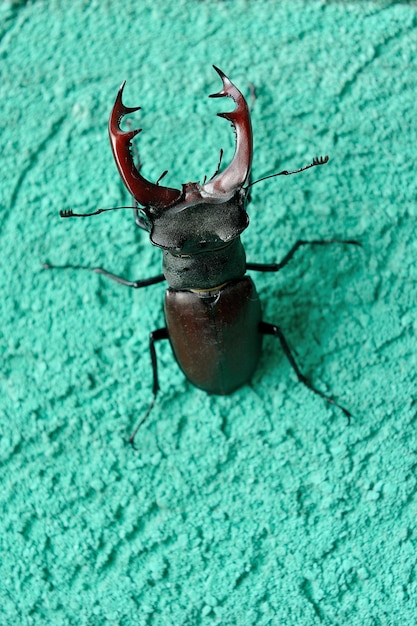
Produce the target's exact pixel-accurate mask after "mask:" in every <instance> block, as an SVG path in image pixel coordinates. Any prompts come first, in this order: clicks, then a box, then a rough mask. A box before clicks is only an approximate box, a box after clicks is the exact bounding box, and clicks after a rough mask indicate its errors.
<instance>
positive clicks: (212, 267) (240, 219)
mask: <svg viewBox="0 0 417 626" xmlns="http://www.w3.org/2000/svg"><path fill="white" fill-rule="evenodd" d="M213 67H214V69H215V70H216V72H217V73H218V74H219V76H220V78H221V80H222V83H223V86H222V89H221V90H220V91H219V92H218V93H215V94H212V95H211V96H210V97H212V98H223V97H228V98H231V99H232V100H233V101H234V103H235V105H236V106H235V109H234V110H233V111H231V112H228V113H218V114H217V115H218V116H219V117H223V118H226V119H227V120H229V121H230V122H231V124H232V126H233V128H234V131H235V134H236V145H235V154H234V156H233V159H232V161H231V163H230V164H229V165H228V166H227V167H226V168H225V169H224V170H223V171H220V162H219V166H218V168H217V170H216V172H215V174H214V175H213V176H212V177H211V178H210V179H209V180H208V181H207V182H206V180H204V182H203V184H200V182H190V183H186V184H183V185H182V189H181V190H179V189H173V188H170V187H163V186H161V185H160V184H159V182H160V180H161V179H162V177H163V176H164V175H165V174H166V172H164V174H163V175H162V176H161V177H160V178H159V179H158V181H157V182H156V183H152V182H150V181H148V180H146V179H145V178H144V177H143V176H142V174H141V173H140V171H139V169H138V168H137V167H136V165H135V163H134V159H133V156H132V139H133V138H134V137H135V136H136V135H137V134H138V133H139V132H141V130H142V129H138V130H129V131H122V129H121V128H120V121H121V119H122V118H123V116H125V115H127V114H130V113H133V112H135V111H138V110H139V109H140V107H134V108H131V107H126V106H125V105H124V104H123V101H122V96H123V89H124V86H125V83H123V84H122V86H121V87H120V89H119V92H118V94H117V97H116V101H115V104H114V106H113V109H112V112H111V115H110V120H109V136H110V142H111V147H112V150H113V155H114V158H115V161H116V165H117V168H118V170H119V174H120V176H121V178H122V180H123V182H124V184H125V186H126V187H127V189H128V191H129V193H130V194H131V195H132V196H133V198H134V200H135V206H133V207H113V208H110V209H98V210H96V211H94V212H93V213H83V214H77V213H74V212H73V211H71V210H69V211H61V212H60V214H61V217H87V216H91V215H97V214H99V213H102V212H104V211H110V210H113V209H117V208H118V209H121V208H130V209H134V211H135V221H136V224H137V226H139V227H140V228H142V229H144V230H146V231H148V232H149V233H150V240H151V243H152V244H153V245H154V246H157V247H158V248H161V249H162V253H163V273H162V274H159V275H158V276H155V277H153V278H148V279H145V280H137V281H128V280H125V279H124V278H122V277H120V276H116V275H114V274H112V273H111V272H108V271H107V270H104V269H102V268H100V267H81V266H74V265H65V266H51V265H44V267H45V268H48V269H49V268H52V267H60V268H75V269H87V270H91V271H94V272H96V273H98V274H103V275H105V276H107V277H109V278H111V279H113V280H115V281H117V282H119V283H121V284H122V285H127V286H129V287H133V288H140V287H147V286H149V285H153V284H156V283H160V282H163V281H165V280H166V281H167V283H168V289H167V291H166V292H165V306H164V309H165V320H166V326H165V327H164V328H159V329H158V330H155V331H153V332H151V333H150V337H149V348H150V354H151V362H152V370H153V399H152V402H151V403H150V405H149V407H148V409H147V411H146V413H145V414H144V416H143V417H142V419H141V420H140V422H139V424H138V425H137V427H136V428H135V430H134V431H133V433H132V435H131V437H130V442H131V443H132V444H133V442H134V438H135V435H136V433H137V431H138V429H139V427H140V426H141V425H142V424H143V423H144V421H145V420H146V418H147V417H148V415H149V413H150V411H151V409H152V406H153V405H154V402H155V399H156V396H157V393H158V390H159V381H158V370H157V357H156V351H155V343H156V342H157V341H160V340H162V339H169V341H170V344H171V347H172V350H173V353H174V355H175V358H176V360H177V362H178V364H179V366H180V368H181V369H182V371H183V372H184V374H185V376H186V377H187V378H188V380H189V381H190V382H191V383H192V384H193V385H195V386H197V387H199V388H200V389H203V390H204V391H206V392H208V393H211V394H220V395H224V394H230V393H232V392H233V391H235V390H236V389H237V388H238V387H240V386H242V385H243V384H245V383H247V382H248V381H249V380H250V378H251V376H252V374H253V373H254V371H255V368H256V366H257V363H258V360H259V356H260V353H261V345H262V337H263V335H272V336H274V337H276V338H278V340H279V341H280V343H281V347H282V349H283V351H284V353H285V355H286V356H287V358H288V360H289V362H290V365H291V366H292V368H293V370H294V371H295V373H296V375H297V378H298V380H299V381H300V382H302V383H303V384H304V385H306V386H307V387H308V388H309V389H310V390H311V391H313V392H314V393H315V394H317V395H319V396H321V397H322V398H324V399H325V400H327V402H330V403H331V404H333V405H336V406H337V407H339V408H340V409H341V410H342V411H343V413H344V414H345V415H346V416H347V417H348V419H350V417H351V413H350V412H349V411H348V410H347V409H345V408H344V407H342V406H341V405H340V404H338V403H337V402H336V401H335V400H334V399H333V398H332V397H330V396H327V395H326V394H324V393H323V392H322V391H320V390H319V389H316V388H315V387H314V386H313V385H312V384H311V383H310V382H309V381H308V380H307V379H306V377H305V376H304V375H303V374H302V372H301V370H300V369H299V367H298V365H297V363H296V361H295V358H294V356H293V354H292V352H291V350H290V347H289V345H288V342H287V340H286V339H285V337H284V335H283V333H282V330H281V329H280V328H279V327H278V326H276V325H274V324H268V323H267V322H265V321H263V320H262V315H261V306H260V302H259V298H258V294H257V292H256V289H255V285H254V283H253V281H252V279H251V278H250V277H249V276H247V275H246V271H247V270H256V271H260V272H277V271H279V270H280V269H282V268H283V267H284V266H285V265H286V264H287V263H288V262H289V261H290V260H291V259H292V257H293V256H294V254H295V252H296V251H297V250H298V249H299V248H300V247H301V246H305V245H309V244H312V245H326V244H330V243H340V244H357V245H358V242H356V241H353V240H338V239H332V240H325V241H316V240H314V241H304V240H301V241H297V242H296V243H295V245H294V246H293V247H292V248H291V250H290V251H289V253H288V254H287V255H286V256H285V257H284V259H283V260H282V261H281V262H280V263H272V264H259V263H247V262H246V257H245V251H244V249H243V246H242V242H241V240H240V235H241V233H242V232H243V231H244V230H245V229H246V228H247V226H248V223H249V218H248V215H247V213H246V210H245V206H246V203H247V200H248V195H249V189H250V187H251V186H252V185H253V184H255V183H253V182H250V170H251V163H252V128H251V119H250V111H249V107H248V105H247V103H246V100H245V98H244V97H243V95H242V94H241V92H240V91H239V90H238V89H237V87H236V86H235V85H234V84H233V83H232V82H231V81H230V80H229V78H228V77H227V76H226V75H225V74H224V73H223V72H222V71H221V70H220V69H219V68H217V67H215V66H213ZM221 154H222V152H221ZM220 161H221V157H220ZM327 161H328V157H324V158H316V159H314V160H313V162H312V163H310V164H309V165H307V166H305V167H302V168H300V169H298V170H294V171H287V170H285V171H282V172H279V173H278V174H273V175H271V176H265V177H264V178H261V179H259V180H258V181H255V182H259V181H260V180H265V179H266V178H270V177H272V176H281V175H284V176H287V175H290V174H296V173H298V172H302V171H304V170H307V169H309V168H312V167H315V166H319V165H323V164H325V163H327Z"/></svg>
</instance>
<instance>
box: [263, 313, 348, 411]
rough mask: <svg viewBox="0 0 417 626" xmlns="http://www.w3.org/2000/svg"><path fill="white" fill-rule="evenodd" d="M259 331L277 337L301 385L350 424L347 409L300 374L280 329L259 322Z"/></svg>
mask: <svg viewBox="0 0 417 626" xmlns="http://www.w3.org/2000/svg"><path fill="white" fill-rule="evenodd" d="M259 330H260V332H261V333H262V334H263V335H272V336H273V337H277V339H279V341H280V343H281V347H282V349H283V351H284V354H285V356H286V357H287V359H288V361H289V362H290V365H291V367H292V368H293V370H294V372H295V373H296V376H297V378H298V380H299V382H300V383H303V385H305V386H306V387H308V389H310V390H311V391H312V392H313V393H315V394H316V395H318V396H320V397H321V398H323V399H324V400H326V402H329V403H330V404H333V405H334V406H337V407H338V408H339V409H340V410H341V411H343V413H344V414H345V415H346V417H347V419H348V422H349V423H350V419H351V417H352V413H351V412H350V411H348V410H347V409H345V408H344V407H343V406H341V405H340V404H339V403H338V402H336V400H334V399H333V398H332V397H331V396H327V395H326V394H325V393H323V392H322V391H320V389H317V388H316V387H314V385H312V384H311V383H310V381H309V380H308V379H307V378H306V377H305V376H304V374H303V373H302V371H301V370H300V368H299V367H298V365H297V362H296V360H295V358H294V356H293V354H292V352H291V349H290V346H289V345H288V342H287V340H286V339H285V336H284V334H283V332H282V330H281V329H280V327H279V326H276V325H275V324H268V323H267V322H261V323H260V326H259Z"/></svg>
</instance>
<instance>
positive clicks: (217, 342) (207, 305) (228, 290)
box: [165, 276, 262, 395]
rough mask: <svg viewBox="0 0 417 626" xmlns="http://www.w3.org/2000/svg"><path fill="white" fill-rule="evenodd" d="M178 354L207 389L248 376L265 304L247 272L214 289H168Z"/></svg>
mask: <svg viewBox="0 0 417 626" xmlns="http://www.w3.org/2000/svg"><path fill="white" fill-rule="evenodd" d="M165 318H166V323H167V328H168V333H169V338H170V341H171V345H172V349H173V352H174V355H175V357H176V359H177V361H178V364H179V366H180V367H181V369H182V371H183V372H184V374H185V376H186V377H187V378H188V380H190V382H192V383H193V385H196V386H197V387H200V388H201V389H204V390H205V391H207V392H208V393H215V394H220V395H224V394H229V393H231V392H232V391H234V390H235V389H237V388H238V387H240V386H241V385H243V384H244V383H246V382H248V381H249V380H250V378H251V376H252V374H253V372H254V370H255V368H256V365H257V363H258V359H259V355H260V352H261V344H262V335H261V333H260V332H259V330H258V329H259V323H260V321H261V307H260V303H259V298H258V294H257V292H256V289H255V285H254V284H253V282H252V280H251V279H250V278H249V277H248V276H245V277H243V278H240V279H238V280H236V281H233V282H231V283H228V284H227V285H226V286H225V287H223V288H221V289H218V290H217V291H211V292H199V293H196V292H193V291H177V290H175V289H168V290H167V291H166V294H165Z"/></svg>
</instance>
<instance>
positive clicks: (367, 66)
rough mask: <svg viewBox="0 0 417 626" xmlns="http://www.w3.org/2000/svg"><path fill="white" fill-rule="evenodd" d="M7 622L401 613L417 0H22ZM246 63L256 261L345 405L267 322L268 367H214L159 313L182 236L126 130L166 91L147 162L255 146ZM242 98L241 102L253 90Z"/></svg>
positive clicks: (11, 168) (7, 119)
mask: <svg viewBox="0 0 417 626" xmlns="http://www.w3.org/2000/svg"><path fill="white" fill-rule="evenodd" d="M0 19H1V41H0V54H1V66H0V67H1V81H0V95H1V122H0V124H1V139H2V141H1V144H2V156H1V161H0V168H1V172H0V173H1V194H0V201H1V209H0V219H1V222H0V224H1V239H0V263H1V267H0V280H1V302H0V305H1V314H0V315H1V317H0V319H1V325H0V347H1V354H2V368H1V392H0V422H1V438H0V476H1V485H2V490H1V495H0V503H1V505H0V506H1V528H0V540H1V550H2V554H1V558H0V623H1V624H22V625H26V624H28V625H29V624H30V625H32V624H57V625H60V624H77V625H79V624H85V625H89V626H90V625H95V624H97V625H103V624H121V625H123V626H128V625H138V626H142V625H143V626H161V625H164V626H165V625H171V624H172V625H175V626H177V625H191V626H194V625H199V624H203V625H204V626H205V625H210V624H221V625H222V626H224V625H230V626H232V625H233V626H234V625H239V626H241V625H244V626H246V625H254V626H255V625H256V626H264V625H267V624H268V625H269V624H271V625H276V624H279V625H281V624H282V625H284V624H285V625H288V624H296V625H297V626H313V625H315V624H320V625H330V624H331V625H333V624H341V625H342V624H343V625H344V624H349V625H350V626H356V625H358V626H359V625H360V626H368V625H369V626H371V625H372V626H377V625H378V626H379V625H390V626H391V625H396V624H398V625H401V626H404V625H405V624H412V623H414V622H415V615H416V613H415V609H416V602H415V598H416V591H417V590H416V585H417V581H416V553H415V545H416V540H417V535H416V512H417V511H416V509H417V507H416V490H417V483H416V468H417V457H416V435H415V425H416V393H415V383H416V376H415V371H416V354H417V352H416V340H415V334H416V330H417V323H416V292H417V289H416V285H417V269H416V263H415V258H416V254H417V246H416V233H417V228H416V214H417V183H416V173H415V172H416V165H417V121H416V119H417V106H416V94H417V54H416V53H417V6H416V4H415V3H412V2H383V1H381V2H336V1H334V2H331V1H329V2H326V1H324V0H323V1H318V0H317V1H316V0H312V1H309V2H308V1H301V0H287V1H283V2H266V1H262V0H260V1H252V2H249V1H247V2H244V1H243V0H236V1H235V0H226V1H220V0H219V1H214V0H207V1H199V2H197V1H194V2H193V1H191V0H176V2H162V1H161V0H159V1H158V0H153V1H150V0H141V1H140V2H139V1H133V0H126V1H125V2H116V1H113V2H112V1H110V0H107V1H105V0H101V1H98V0H96V1H92V2H87V1H84V2H83V1H82V0H73V1H71V2H58V1H57V0H55V1H53V0H50V1H46V0H37V1H33V2H4V1H3V2H1V4H0ZM213 63H214V64H216V65H218V66H219V67H221V68H222V69H223V70H224V71H225V72H226V73H227V74H228V75H229V76H230V78H231V79H232V80H233V81H234V82H235V83H236V84H237V86H238V87H239V88H240V89H241V90H242V91H243V93H244V94H245V95H246V96H247V97H248V96H249V93H250V87H249V85H250V83H252V84H253V85H255V87H256V94H257V100H256V103H255V107H254V111H253V115H252V119H253V128H254V142H255V145H254V149H255V153H254V162H253V176H254V178H259V177H260V176H262V175H265V174H270V173H273V172H275V171H279V170H281V169H293V168H296V167H299V166H301V165H304V164H306V163H308V162H310V160H311V159H312V157H314V156H316V155H319V154H329V155H330V162H329V164H328V165H327V166H325V167H322V168H316V169H313V170H310V171H308V172H305V173H304V174H301V175H299V176H294V177H290V178H275V179H271V180H268V181H265V182H263V183H260V184H259V185H257V186H255V187H254V188H253V197H252V202H251V205H250V206H249V213H250V218H251V224H250V227H249V228H248V230H247V231H246V232H245V234H244V237H243V240H244V244H245V248H246V251H247V255H248V260H250V261H252V262H274V261H278V260H280V259H281V258H282V257H283V256H284V255H285V253H286V252H287V251H288V250H289V249H290V247H291V246H292V245H293V243H294V242H295V241H296V240H297V239H300V238H306V239H311V238H328V237H339V238H356V239H359V240H360V241H361V242H362V244H363V248H362V249H360V250H358V249H354V248H344V247H341V246H331V247H327V248H322V249H315V250H311V249H305V250H302V251H300V252H299V253H298V254H297V257H296V258H295V259H294V260H293V261H292V262H291V264H290V265H288V266H287V267H286V268H285V269H284V270H283V271H282V272H281V273H279V274H276V275H274V274H255V273H252V275H253V277H254V279H255V281H256V284H257V287H258V290H259V293H260V296H261V299H262V302H263V307H264V316H265V319H266V320H267V321H270V322H275V323H278V324H280V325H281V327H282V329H283V330H284V332H285V334H286V336H287V337H288V340H289V341H290V343H291V345H292V347H293V349H294V350H295V351H296V353H297V357H298V361H299V362H300V364H301V366H302V368H303V371H304V372H305V373H306V374H307V375H308V377H309V379H310V380H311V381H313V382H314V384H315V385H317V386H318V387H320V388H321V389H323V390H325V391H326V392H328V393H332V394H334V395H335V396H336V397H337V398H338V399H339V400H340V402H341V403H342V404H344V405H345V406H347V407H348V408H349V409H350V410H351V411H352V413H353V415H354V417H353V419H352V423H351V425H350V426H348V425H347V420H346V418H345V417H344V416H343V414H342V413H341V412H340V411H339V410H337V409H334V408H332V407H331V406H329V405H328V404H327V403H325V402H324V401H322V399H320V398H319V397H317V396H315V395H314V394H312V393H311V392H310V391H309V390H308V389H306V388H305V387H303V386H302V385H300V384H299V383H297V380H296V378H295V375H294V373H293V371H292V370H291V367H290V366H289V364H288V361H287V360H286V358H285V357H284V355H283V354H282V351H281V349H280V346H279V342H278V341H276V340H274V339H273V338H268V339H266V340H265V347H264V353H263V356H262V359H261V362H260V365H259V368H258V370H257V373H256V375H255V376H254V378H253V380H252V382H251V384H249V385H246V386H245V387H243V388H241V389H240V390H238V391H237V392H236V393H235V394H233V395H232V396H229V397H209V396H207V395H206V394H205V393H204V392H202V391H199V390H197V389H195V388H194V387H192V386H191V385H190V384H189V383H187V381H186V380H185V379H184V377H183V375H182V373H181V372H180V371H179V369H178V367H177V366H176V364H175V362H174V359H173V357H172V354H171V351H170V347H169V345H158V354H159V359H160V365H161V368H160V371H161V374H160V378H161V387H162V391H161V394H160V397H159V398H158V402H157V404H156V406H155V408H154V410H153V415H152V418H151V419H150V420H149V422H148V423H147V425H146V427H144V428H143V430H142V431H141V432H140V434H139V437H138V444H139V446H140V450H139V452H135V451H134V450H132V449H131V448H130V447H129V445H128V444H127V443H126V440H127V437H128V434H129V433H130V431H131V429H132V428H133V426H134V424H135V422H136V421H137V419H138V418H139V417H140V416H142V415H143V413H144V411H145V410H146V407H147V406H148V403H149V401H150V399H151V395H152V394H151V382H152V381H151V369H150V360H149V355H148V348H147V344H148V333H149V331H151V330H153V329H155V328H158V327H160V326H162V325H163V313H162V300H163V291H164V286H163V285H155V286H152V287H149V288H147V289H144V290H138V291H134V290H129V289H127V288H124V287H121V286H120V285H117V284H116V283H113V282H111V281H108V280H105V279H104V278H103V277H99V276H97V275H95V274H92V273H88V272H82V271H79V272H76V271H66V272H58V271H45V270H42V263H44V262H50V263H55V264H60V263H61V264H62V263H73V264H84V265H99V266H103V267H106V268H108V269H109V270H111V271H113V272H115V273H119V274H122V275H125V276H127V277H129V278H132V279H137V278H142V277H148V276H152V275H154V274H157V273H159V271H160V256H161V255H160V251H159V250H158V249H156V248H154V247H152V246H151V245H150V243H149V240H148V236H147V235H146V233H144V232H142V231H139V230H138V229H135V228H134V226H133V223H132V222H133V220H132V216H131V215H130V212H127V211H126V212H124V211H119V212H117V211H115V212H112V213H107V214H104V215H100V216H98V217H92V218H89V219H84V220H82V219H79V220H75V219H74V220H62V219H60V217H59V210H60V209H67V208H73V209H74V210H76V211H79V212H82V211H91V210H94V209H96V208H98V207H110V206H117V205H121V204H126V203H128V202H129V197H128V194H127V193H126V191H125V189H124V187H123V185H122V183H121V181H120V179H119V176H118V174H117V171H116V168H115V165H114V162H113V157H112V154H111V150H110V147H109V142H108V137H107V120H108V116H109V113H110V110H111V107H112V104H113V101H114V97H115V94H116V92H117V89H118V86H119V85H120V83H121V82H122V80H124V79H127V85H126V89H125V101H126V104H127V105H129V106H134V105H140V106H142V107H143V108H142V111H140V112H139V113H137V114H135V116H134V122H133V124H134V125H135V126H137V125H140V126H141V127H143V129H144V130H143V133H141V135H140V136H139V137H138V141H137V145H138V148H139V152H140V156H141V161H142V163H143V172H144V174H145V176H147V177H149V178H151V179H152V180H155V179H156V178H158V177H159V175H160V174H161V172H162V171H163V170H164V169H168V170H169V174H168V176H167V177H166V179H165V181H164V182H165V184H167V185H170V186H173V187H178V186H179V185H180V184H181V183H183V182H187V181H189V180H199V179H200V180H201V179H202V178H203V176H204V174H208V175H210V174H211V173H212V172H213V171H214V169H215V167H216V164H217V160H218V152H219V149H220V147H223V148H224V149H225V157H224V163H225V164H227V163H228V160H229V159H230V158H231V156H232V154H233V148H234V145H233V141H234V140H233V133H232V132H231V130H230V127H229V124H228V123H227V122H225V121H224V120H222V119H219V118H216V115H215V114H216V113H217V112H219V111H221V110H224V108H223V107H224V101H219V100H210V99H208V98H207V96H208V95H209V94H210V93H213V92H215V91H217V90H218V89H219V87H220V81H219V78H218V76H217V75H216V73H215V72H214V71H213V69H212V67H211V65H212V64H213ZM230 108H231V107H230Z"/></svg>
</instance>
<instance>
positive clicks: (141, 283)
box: [42, 263, 165, 289]
mask: <svg viewBox="0 0 417 626" xmlns="http://www.w3.org/2000/svg"><path fill="white" fill-rule="evenodd" d="M42 269H44V270H67V269H70V270H87V271H88V272H95V273H96V274H102V276H107V278H111V279H112V280H115V281H116V282H117V283H120V284H121V285H125V286H126V287H133V289H140V288H141V287H149V285H156V284H157V283H162V282H163V281H164V280H165V276H164V275H163V274H158V276H153V277H152V278H144V279H142V280H126V278H123V277H122V276H117V275H116V274H112V273H111V272H108V271H107V270H104V269H103V268H102V267H86V266H84V265H50V264H49V263H44V265H42Z"/></svg>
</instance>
